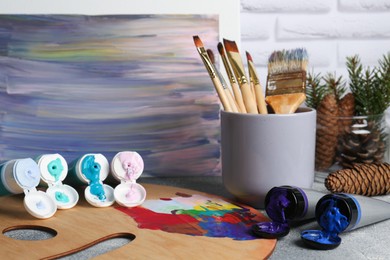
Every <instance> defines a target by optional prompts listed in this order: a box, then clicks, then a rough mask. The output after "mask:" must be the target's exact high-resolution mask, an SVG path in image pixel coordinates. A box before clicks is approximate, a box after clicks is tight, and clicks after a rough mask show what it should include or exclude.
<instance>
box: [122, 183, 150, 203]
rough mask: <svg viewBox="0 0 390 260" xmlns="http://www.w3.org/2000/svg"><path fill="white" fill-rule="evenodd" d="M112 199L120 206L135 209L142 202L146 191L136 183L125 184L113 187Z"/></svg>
mask: <svg viewBox="0 0 390 260" xmlns="http://www.w3.org/2000/svg"><path fill="white" fill-rule="evenodd" d="M114 197H115V200H116V202H117V203H118V204H119V205H121V206H124V207H135V206H138V205H140V204H142V203H143V202H144V200H145V198H146V190H145V188H144V187H142V186H141V185H140V184H138V183H130V182H125V183H121V184H119V185H118V186H116V187H115V190H114Z"/></svg>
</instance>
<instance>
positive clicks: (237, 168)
mask: <svg viewBox="0 0 390 260" xmlns="http://www.w3.org/2000/svg"><path fill="white" fill-rule="evenodd" d="M315 135H316V111H315V110H313V109H311V108H299V109H298V110H297V112H296V113H294V114H267V115H261V114H260V115H254V114H242V113H231V112H225V111H221V152H222V179H223V183H224V186H225V188H226V189H227V190H228V191H229V192H230V193H231V194H232V195H234V196H235V197H236V198H237V199H238V200H239V201H241V202H243V203H245V204H248V205H250V206H252V207H255V208H264V198H265V195H266V194H267V192H268V191H269V190H270V189H271V188H273V187H275V186H280V185H292V186H296V187H300V188H312V185H313V181H314V157H315Z"/></svg>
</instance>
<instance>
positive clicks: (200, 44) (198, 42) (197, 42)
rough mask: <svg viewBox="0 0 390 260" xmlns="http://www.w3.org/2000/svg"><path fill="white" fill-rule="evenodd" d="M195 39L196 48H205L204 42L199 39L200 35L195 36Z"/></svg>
mask: <svg viewBox="0 0 390 260" xmlns="http://www.w3.org/2000/svg"><path fill="white" fill-rule="evenodd" d="M193 38H194V43H195V46H196V47H197V48H201V47H203V42H202V41H201V40H200V38H199V36H198V35H195V36H193Z"/></svg>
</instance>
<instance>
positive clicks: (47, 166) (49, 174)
mask: <svg viewBox="0 0 390 260" xmlns="http://www.w3.org/2000/svg"><path fill="white" fill-rule="evenodd" d="M35 161H36V162H37V164H38V166H39V169H40V171H41V180H42V182H44V183H45V184H46V185H47V186H48V188H47V190H46V193H47V194H48V195H49V196H50V197H52V199H53V200H54V201H55V202H56V204H57V208H58V209H70V208H72V207H74V206H75V205H76V204H77V202H78V200H79V194H78V193H77V191H76V190H75V189H74V188H73V187H71V186H69V185H66V184H63V183H62V181H63V180H64V179H65V177H66V175H67V174H68V164H67V162H66V160H65V158H64V157H62V156H61V155H60V154H43V155H40V156H38V158H36V159H35Z"/></svg>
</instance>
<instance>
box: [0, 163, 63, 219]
mask: <svg viewBox="0 0 390 260" xmlns="http://www.w3.org/2000/svg"><path fill="white" fill-rule="evenodd" d="M0 175H1V182H0V195H2V196H4V195H11V194H21V193H24V194H25V197H24V199H23V204H24V207H25V209H26V210H27V212H28V213H30V214H31V215H32V216H34V217H36V218H39V219H47V218H50V217H52V216H53V215H54V214H55V212H56V211H57V206H56V204H55V202H54V200H53V199H52V198H51V197H50V196H49V195H48V194H46V193H45V192H43V191H38V190H37V189H36V187H37V186H38V185H39V182H40V178H41V173H40V169H39V167H38V165H37V163H36V162H35V161H34V160H33V159H31V158H24V159H16V160H10V161H7V162H4V163H3V164H1V165H0Z"/></svg>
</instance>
